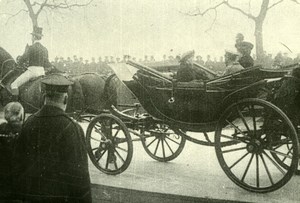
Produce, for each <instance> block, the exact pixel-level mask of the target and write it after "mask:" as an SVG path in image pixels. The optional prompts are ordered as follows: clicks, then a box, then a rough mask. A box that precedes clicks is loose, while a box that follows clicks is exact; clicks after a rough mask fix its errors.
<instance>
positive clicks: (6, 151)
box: [0, 102, 24, 202]
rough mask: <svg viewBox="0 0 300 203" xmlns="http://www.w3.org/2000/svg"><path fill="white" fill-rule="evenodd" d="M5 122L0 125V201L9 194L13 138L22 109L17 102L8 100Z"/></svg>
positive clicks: (20, 125) (16, 131)
mask: <svg viewBox="0 0 300 203" xmlns="http://www.w3.org/2000/svg"><path fill="white" fill-rule="evenodd" d="M4 118H5V120H6V122H4V123H2V124H1V125H0V202H1V200H5V199H6V200H7V199H9V198H10V194H11V192H12V191H11V182H12V180H11V178H12V174H11V171H12V155H13V148H14V142H15V139H16V138H17V137H18V136H19V133H20V132H21V128H22V124H23V120H24V109H23V106H22V105H21V104H20V103H18V102H10V103H8V104H7V105H6V106H5V107H4Z"/></svg>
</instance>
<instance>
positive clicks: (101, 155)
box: [96, 149, 107, 162]
mask: <svg viewBox="0 0 300 203" xmlns="http://www.w3.org/2000/svg"><path fill="white" fill-rule="evenodd" d="M106 151H107V149H106V150H104V151H103V152H102V153H101V154H100V156H99V157H98V158H97V159H96V161H97V162H99V160H100V159H101V158H102V157H103V155H104V154H105V152H106Z"/></svg>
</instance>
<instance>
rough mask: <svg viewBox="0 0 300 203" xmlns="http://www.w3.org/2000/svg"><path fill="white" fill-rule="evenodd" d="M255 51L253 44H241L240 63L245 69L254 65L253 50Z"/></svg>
mask: <svg viewBox="0 0 300 203" xmlns="http://www.w3.org/2000/svg"><path fill="white" fill-rule="evenodd" d="M252 49H253V44H252V43H250V42H241V43H240V47H239V52H240V54H241V55H242V56H241V57H240V59H239V63H240V64H241V66H243V67H244V68H250V67H253V65H254V60H253V58H252V57H251V50H252Z"/></svg>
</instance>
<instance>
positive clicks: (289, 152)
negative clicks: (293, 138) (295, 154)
mask: <svg viewBox="0 0 300 203" xmlns="http://www.w3.org/2000/svg"><path fill="white" fill-rule="evenodd" d="M291 151H292V148H291V149H289V151H288V153H287V156H288V155H289V154H291ZM287 156H286V157H284V158H283V159H282V160H281V161H282V162H284V161H285V160H286V158H287Z"/></svg>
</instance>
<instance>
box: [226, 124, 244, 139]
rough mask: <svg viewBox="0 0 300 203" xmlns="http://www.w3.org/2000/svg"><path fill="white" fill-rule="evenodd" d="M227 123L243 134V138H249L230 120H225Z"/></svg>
mask: <svg viewBox="0 0 300 203" xmlns="http://www.w3.org/2000/svg"><path fill="white" fill-rule="evenodd" d="M226 122H227V123H228V124H230V125H231V126H232V127H233V128H234V129H235V130H237V131H238V132H239V133H241V134H242V135H244V136H245V138H249V137H248V136H247V135H246V134H245V133H244V132H243V131H241V129H239V128H238V127H237V126H236V125H234V124H233V123H232V122H230V121H228V120H226Z"/></svg>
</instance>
